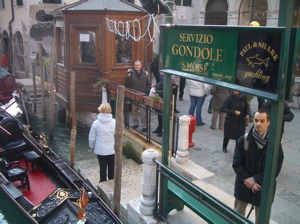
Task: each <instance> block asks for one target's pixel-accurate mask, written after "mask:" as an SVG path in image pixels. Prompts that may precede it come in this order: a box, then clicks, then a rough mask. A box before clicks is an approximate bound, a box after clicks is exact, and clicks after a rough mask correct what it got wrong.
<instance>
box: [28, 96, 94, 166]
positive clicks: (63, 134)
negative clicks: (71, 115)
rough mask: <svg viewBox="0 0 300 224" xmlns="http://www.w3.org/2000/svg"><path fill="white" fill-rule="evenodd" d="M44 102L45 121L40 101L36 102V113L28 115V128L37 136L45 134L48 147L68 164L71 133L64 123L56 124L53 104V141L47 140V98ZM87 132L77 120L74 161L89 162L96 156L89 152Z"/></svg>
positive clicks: (56, 106) (86, 128)
mask: <svg viewBox="0 0 300 224" xmlns="http://www.w3.org/2000/svg"><path fill="white" fill-rule="evenodd" d="M46 102H47V103H46V104H47V106H46V121H43V116H42V114H43V111H42V108H41V107H42V106H41V105H42V104H41V100H38V103H37V105H38V106H37V113H36V114H30V115H29V121H30V126H31V127H32V130H33V131H35V132H36V133H37V134H38V135H40V134H41V133H45V136H46V139H47V141H48V145H49V147H50V148H51V149H52V150H53V151H54V152H56V153H57V154H58V155H59V156H60V157H62V158H63V159H64V160H65V161H66V162H67V163H68V164H69V161H70V133H71V132H70V130H69V129H68V128H67V127H66V124H65V123H59V122H58V116H57V111H58V105H57V104H55V114H54V132H53V139H49V107H48V102H49V100H48V98H46ZM89 131H90V128H89V127H88V126H87V125H86V124H84V123H83V122H81V121H80V120H78V119H77V137H76V149H75V161H85V160H86V161H89V160H90V159H94V158H95V157H96V155H95V154H94V153H93V152H92V151H91V150H90V148H89V146H88V134H89Z"/></svg>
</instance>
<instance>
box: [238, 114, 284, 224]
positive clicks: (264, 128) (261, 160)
mask: <svg viewBox="0 0 300 224" xmlns="http://www.w3.org/2000/svg"><path fill="white" fill-rule="evenodd" d="M253 123H254V127H252V128H251V129H250V131H249V133H248V135H247V136H246V135H244V136H241V137H240V138H239V139H238V141H237V144H236V147H235V151H234V156H233V164H232V167H233V169H234V171H235V173H236V179H235V186H234V197H235V202H234V209H235V210H236V211H237V212H239V213H240V214H242V215H245V212H246V207H247V205H248V203H250V204H252V205H254V206H255V220H256V221H255V222H256V223H258V217H259V210H260V199H261V193H260V191H261V190H262V186H263V175H264V170H265V163H266V150H267V143H268V127H269V126H270V115H269V113H268V112H267V111H266V110H263V109H259V110H258V111H257V112H256V113H255V114H254V119H253ZM245 138H246V139H245ZM282 162H283V151H282V147H281V145H280V147H279V152H278V160H277V169H276V177H277V176H278V174H279V173H280V170H281V166H282ZM274 184H275V186H276V182H275V183H274ZM266 190H267V189H266ZM274 195H275V187H274V192H273V196H274Z"/></svg>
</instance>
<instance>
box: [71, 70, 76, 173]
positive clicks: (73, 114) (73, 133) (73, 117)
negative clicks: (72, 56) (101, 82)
mask: <svg viewBox="0 0 300 224" xmlns="http://www.w3.org/2000/svg"><path fill="white" fill-rule="evenodd" d="M75 79H76V73H75V72H71V80H70V81H71V83H70V103H71V122H72V130H71V141H70V163H71V164H70V166H71V168H72V169H74V165H75V144H76V135H77V121H76V105H75Z"/></svg>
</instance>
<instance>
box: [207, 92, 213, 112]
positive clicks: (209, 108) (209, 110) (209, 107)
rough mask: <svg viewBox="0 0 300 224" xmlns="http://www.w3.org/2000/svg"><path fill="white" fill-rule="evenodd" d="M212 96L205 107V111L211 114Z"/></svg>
mask: <svg viewBox="0 0 300 224" xmlns="http://www.w3.org/2000/svg"><path fill="white" fill-rule="evenodd" d="M213 98H214V96H212V97H211V98H210V101H209V104H208V108H207V113H209V114H211V113H212V107H211V103H212V101H213Z"/></svg>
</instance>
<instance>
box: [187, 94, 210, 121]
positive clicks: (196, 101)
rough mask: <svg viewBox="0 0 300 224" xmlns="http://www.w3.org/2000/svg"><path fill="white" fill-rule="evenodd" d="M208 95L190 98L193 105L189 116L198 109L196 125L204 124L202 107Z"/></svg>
mask: <svg viewBox="0 0 300 224" xmlns="http://www.w3.org/2000/svg"><path fill="white" fill-rule="evenodd" d="M205 98H206V95H204V96H200V97H197V96H190V99H191V105H190V109H189V115H193V116H194V113H195V109H196V125H201V124H202V123H203V121H202V107H203V104H204V101H205Z"/></svg>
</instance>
